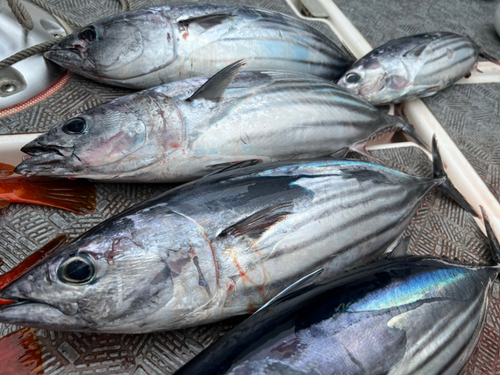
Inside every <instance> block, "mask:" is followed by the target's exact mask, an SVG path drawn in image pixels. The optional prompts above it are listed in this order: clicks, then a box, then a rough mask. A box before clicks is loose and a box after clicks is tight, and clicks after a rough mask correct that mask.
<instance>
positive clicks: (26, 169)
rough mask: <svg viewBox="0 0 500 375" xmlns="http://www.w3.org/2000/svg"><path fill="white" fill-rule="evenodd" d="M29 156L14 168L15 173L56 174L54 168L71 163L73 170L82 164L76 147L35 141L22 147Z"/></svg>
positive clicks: (25, 174)
mask: <svg viewBox="0 0 500 375" xmlns="http://www.w3.org/2000/svg"><path fill="white" fill-rule="evenodd" d="M21 151H22V152H24V153H25V154H28V156H25V157H24V158H23V161H22V162H21V164H19V165H18V166H17V167H16V169H15V170H14V172H15V173H18V174H20V175H23V176H25V177H31V176H42V175H54V169H59V170H60V169H62V168H64V166H66V165H71V170H73V171H74V170H75V167H76V168H77V167H78V166H81V164H82V163H81V160H80V159H79V158H78V157H77V156H76V155H75V153H74V151H75V150H74V147H63V146H58V145H42V144H40V143H38V142H36V140H35V141H33V142H30V143H28V144H27V145H26V146H24V147H23V148H21Z"/></svg>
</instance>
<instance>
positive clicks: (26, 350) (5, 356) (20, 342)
mask: <svg viewBox="0 0 500 375" xmlns="http://www.w3.org/2000/svg"><path fill="white" fill-rule="evenodd" d="M0 364H1V365H0V375H7V374H8V375H12V374H27V375H28V374H29V375H39V374H40V375H41V374H43V367H42V348H41V346H40V343H39V341H38V337H37V335H36V334H35V331H34V330H33V329H32V328H23V329H20V330H19V331H15V332H12V333H11V334H9V335H7V336H5V337H3V338H1V339H0Z"/></svg>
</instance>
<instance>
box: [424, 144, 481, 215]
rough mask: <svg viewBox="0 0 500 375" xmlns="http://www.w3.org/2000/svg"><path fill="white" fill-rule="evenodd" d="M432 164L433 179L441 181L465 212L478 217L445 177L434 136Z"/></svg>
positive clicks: (442, 185)
mask: <svg viewBox="0 0 500 375" xmlns="http://www.w3.org/2000/svg"><path fill="white" fill-rule="evenodd" d="M432 164H433V167H434V178H435V179H439V180H442V182H441V187H442V188H443V189H444V190H445V191H446V192H447V193H448V194H449V195H450V196H451V197H452V198H453V199H454V200H455V201H456V202H457V203H458V204H459V205H460V206H462V207H463V208H464V209H465V210H467V211H468V212H469V213H471V214H472V215H474V216H475V217H478V214H477V212H476V211H475V210H474V208H472V206H471V205H470V204H469V202H467V200H466V199H465V197H464V196H463V195H462V194H461V193H460V192H459V191H458V190H457V188H456V187H455V186H454V185H453V183H452V182H451V180H450V179H449V178H448V176H447V175H446V172H445V170H444V165H443V161H442V160H441V155H440V154H439V150H438V148H437V142H436V136H433V137H432Z"/></svg>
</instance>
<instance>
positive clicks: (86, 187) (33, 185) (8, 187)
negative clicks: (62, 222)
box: [0, 177, 97, 215]
mask: <svg viewBox="0 0 500 375" xmlns="http://www.w3.org/2000/svg"><path fill="white" fill-rule="evenodd" d="M0 185H1V186H2V187H3V188H4V189H5V191H11V192H12V193H13V194H10V195H9V197H8V199H9V200H10V201H11V202H19V203H31V204H40V205H43V206H51V207H57V208H62V209H64V210H69V211H72V212H75V213H77V214H81V215H85V214H90V213H92V212H94V210H95V206H96V203H97V202H96V197H97V191H96V188H95V186H94V185H93V184H92V183H90V182H87V181H84V180H82V181H80V180H79V181H69V180H63V179H53V178H52V179H50V178H44V177H32V178H25V177H16V178H8V179H5V180H2V181H0Z"/></svg>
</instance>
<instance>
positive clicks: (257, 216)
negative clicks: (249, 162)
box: [0, 159, 446, 333]
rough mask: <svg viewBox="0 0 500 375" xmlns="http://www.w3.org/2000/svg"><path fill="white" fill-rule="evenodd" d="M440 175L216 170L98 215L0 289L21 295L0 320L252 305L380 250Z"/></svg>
mask: <svg viewBox="0 0 500 375" xmlns="http://www.w3.org/2000/svg"><path fill="white" fill-rule="evenodd" d="M445 180H446V179H445V178H437V179H422V178H417V177H411V176H408V175H406V174H404V173H401V172H398V171H395V170H392V169H389V168H386V167H382V166H379V165H375V164H371V163H365V162H360V161H349V160H332V159H327V160H312V161H311V160H302V161H297V162H294V163H293V164H290V162H277V163H273V164H268V165H255V166H250V167H246V168H242V169H240V170H235V171H227V172H224V173H220V174H214V175H212V176H208V177H205V178H203V179H200V180H197V181H194V182H191V183H188V184H185V185H182V186H179V187H177V188H174V189H172V190H170V191H168V192H166V193H164V194H162V195H160V196H158V197H155V198H153V199H150V200H148V201H145V202H143V203H141V204H139V205H136V206H134V207H132V208H130V209H128V210H126V211H124V212H122V213H121V214H119V215H117V216H114V217H113V218H110V219H108V220H106V221H104V222H103V223H101V224H99V225H97V226H96V227H94V228H93V229H91V230H90V231H88V232H87V233H85V234H83V235H82V236H80V237H79V238H77V239H75V240H74V241H73V242H71V243H70V244H68V245H67V246H65V247H64V248H62V249H61V250H60V252H59V253H57V254H55V255H53V256H52V257H51V258H48V259H47V260H45V261H44V263H41V264H40V265H39V266H38V267H36V268H34V269H32V270H31V271H30V272H29V273H26V274H24V275H23V276H22V277H20V278H19V279H18V280H16V281H14V282H13V283H11V284H10V285H8V286H7V287H5V288H4V289H2V290H1V291H0V298H1V299H7V300H14V301H19V303H15V304H12V305H7V306H6V307H5V308H3V309H1V310H0V322H8V323H12V324H22V325H28V326H34V327H43V328H47V329H55V330H81V331H94V332H115V333H139V332H151V331H157V330H167V329H178V328H181V327H188V326H193V325H199V324H205V323H209V322H213V321H217V320H221V319H224V318H227V317H230V316H234V315H238V314H245V313H248V312H252V311H255V310H256V309H257V308H258V307H259V306H262V305H263V304H264V303H265V302H266V301H268V300H269V299H270V298H272V297H273V296H274V295H276V294H277V293H278V292H279V291H281V290H283V289H284V288H285V287H287V286H288V285H290V284H291V283H293V282H295V281H296V280H298V279H300V278H301V277H303V276H305V275H307V274H309V273H311V272H312V271H315V270H316V269H317V268H318V267H322V268H324V269H325V271H324V272H323V274H322V275H321V276H320V277H325V278H326V277H329V276H331V275H333V274H336V273H338V272H341V271H343V270H345V269H347V268H349V267H353V266H356V265H360V264H364V263H367V262H369V261H371V260H374V259H376V258H378V257H379V256H380V255H381V254H382V253H383V252H384V251H385V250H386V249H387V248H388V247H389V245H390V244H392V243H393V242H394V241H395V240H396V239H397V238H398V237H399V236H400V234H401V233H402V232H403V230H404V229H405V228H406V226H407V225H408V223H409V221H410V220H411V218H412V217H413V215H414V213H415V211H416V210H417V208H418V207H419V206H420V202H421V201H422V199H423V198H424V196H425V195H426V193H427V192H428V191H429V190H430V189H432V188H433V187H434V186H437V185H440V184H443V183H444V182H445ZM74 262H81V263H82V262H83V263H86V264H87V266H84V269H85V268H87V269H89V268H90V267H92V268H93V269H95V272H92V273H89V274H90V275H91V276H92V277H91V278H90V279H89V280H88V281H86V282H82V283H69V282H67V279H66V278H61V275H64V272H66V271H65V270H66V268H65V267H66V266H64V264H74V265H75V264H80V265H81V263H74ZM88 264H91V266H88ZM283 264H286V265H287V266H286V267H284V266H283ZM84 276H85V275H84ZM84 280H87V279H86V278H84ZM103 291H106V292H105V293H104V292H103Z"/></svg>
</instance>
